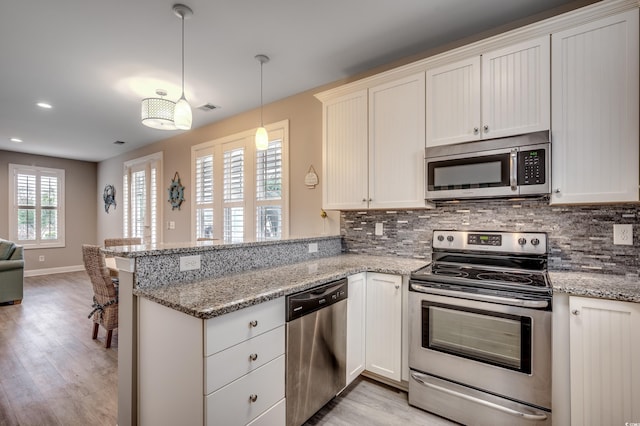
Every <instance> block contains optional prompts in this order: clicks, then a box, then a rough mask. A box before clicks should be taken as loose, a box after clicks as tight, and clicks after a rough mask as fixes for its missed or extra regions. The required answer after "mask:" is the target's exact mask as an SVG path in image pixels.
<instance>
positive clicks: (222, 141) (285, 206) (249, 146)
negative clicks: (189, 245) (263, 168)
mask: <svg viewBox="0 0 640 426" xmlns="http://www.w3.org/2000/svg"><path fill="white" fill-rule="evenodd" d="M265 128H266V129H267V132H268V134H269V140H270V141H272V140H277V139H280V140H282V147H281V161H282V171H281V177H282V189H281V199H280V200H278V201H276V200H268V201H258V200H257V183H256V169H257V164H256V158H257V155H256V154H257V151H256V148H255V131H256V129H255V128H254V129H251V130H247V131H243V132H240V133H236V134H233V135H230V136H226V137H222V138H219V139H215V140H212V141H208V142H204V143H201V144H198V145H193V146H192V147H191V187H192V188H193V192H194V193H193V197H191V240H192V241H193V242H196V241H197V240H198V234H197V232H198V223H197V221H198V209H199V208H210V207H212V208H213V233H212V236H213V239H215V240H220V241H222V242H224V243H230V241H225V239H224V209H225V207H227V208H228V207H238V206H241V207H242V208H243V209H244V210H243V211H244V220H243V222H244V226H243V229H244V235H243V241H244V242H253V241H262V239H258V238H257V232H256V231H257V229H256V228H257V225H256V223H257V208H258V207H259V206H261V205H264V204H265V203H267V204H275V205H279V206H281V214H282V224H281V234H280V239H285V238H288V236H289V120H282V121H279V122H276V123H271V124H267V125H265ZM237 148H243V149H244V160H243V161H244V171H243V173H244V196H243V199H242V201H225V200H224V152H225V151H230V150H233V149H237ZM207 155H212V156H213V203H209V204H206V203H198V202H197V199H198V198H199V194H198V192H197V190H198V188H197V179H198V177H197V176H196V168H197V161H198V158H202V157H205V156H207Z"/></svg>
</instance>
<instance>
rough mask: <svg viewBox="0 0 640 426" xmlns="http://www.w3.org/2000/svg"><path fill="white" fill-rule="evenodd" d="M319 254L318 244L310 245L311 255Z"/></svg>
mask: <svg viewBox="0 0 640 426" xmlns="http://www.w3.org/2000/svg"><path fill="white" fill-rule="evenodd" d="M317 252H318V243H309V253H317Z"/></svg>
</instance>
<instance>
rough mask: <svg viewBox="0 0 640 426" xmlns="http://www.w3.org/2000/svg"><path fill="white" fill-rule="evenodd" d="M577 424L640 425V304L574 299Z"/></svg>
mask: <svg viewBox="0 0 640 426" xmlns="http://www.w3.org/2000/svg"><path fill="white" fill-rule="evenodd" d="M569 307H570V311H571V314H570V317H571V319H570V322H569V334H570V341H571V343H570V359H571V361H570V362H571V424H572V425H580V426H589V425H594V426H595V425H624V424H625V423H627V422H638V420H639V419H640V357H639V356H638V354H639V353H640V304H638V303H631V302H618V301H613V300H604V299H593V298H587V297H575V296H571V297H569Z"/></svg>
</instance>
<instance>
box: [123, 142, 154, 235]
mask: <svg viewBox="0 0 640 426" xmlns="http://www.w3.org/2000/svg"><path fill="white" fill-rule="evenodd" d="M161 164H162V153H156V154H152V155H148V156H146V157H142V158H137V159H135V160H131V161H127V162H126V163H125V164H124V175H123V176H122V198H123V203H122V204H123V212H124V213H123V224H122V231H123V235H124V236H125V237H140V238H142V241H143V242H144V243H145V244H153V245H155V244H157V243H158V242H160V241H161V235H160V229H161V226H160V211H159V210H158V207H159V206H160V200H159V199H158V197H159V190H158V183H159V182H160V176H159V173H160V167H161Z"/></svg>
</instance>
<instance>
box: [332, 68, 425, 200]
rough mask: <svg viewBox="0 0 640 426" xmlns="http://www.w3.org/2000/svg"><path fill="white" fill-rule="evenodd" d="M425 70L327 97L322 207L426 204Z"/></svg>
mask: <svg viewBox="0 0 640 426" xmlns="http://www.w3.org/2000/svg"><path fill="white" fill-rule="evenodd" d="M424 85H425V75H424V72H420V73H417V74H414V75H411V76H408V77H403V78H398V79H397V80H391V81H388V82H385V83H382V84H379V85H374V86H372V87H371V88H369V89H366V90H360V91H356V92H353V93H349V94H346V95H342V96H340V97H337V98H331V99H329V100H324V101H323V110H324V112H323V130H324V133H323V176H324V179H325V184H324V186H323V208H325V209H335V210H341V209H344V210H348V209H366V208H410V207H424V206H425V201H424V173H423V168H424V146H425V86H424Z"/></svg>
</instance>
